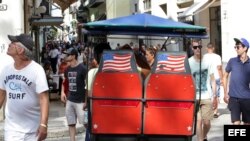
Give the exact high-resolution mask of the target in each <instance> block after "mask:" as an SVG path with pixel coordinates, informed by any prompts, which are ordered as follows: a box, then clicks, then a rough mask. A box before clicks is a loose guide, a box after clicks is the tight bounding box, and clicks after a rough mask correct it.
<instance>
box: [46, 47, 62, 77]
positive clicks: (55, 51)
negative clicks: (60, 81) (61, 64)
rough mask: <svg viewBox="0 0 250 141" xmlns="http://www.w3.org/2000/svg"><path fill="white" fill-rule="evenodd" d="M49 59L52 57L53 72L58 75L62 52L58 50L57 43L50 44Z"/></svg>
mask: <svg viewBox="0 0 250 141" xmlns="http://www.w3.org/2000/svg"><path fill="white" fill-rule="evenodd" d="M49 57H50V62H51V67H52V71H53V73H54V74H56V73H57V63H58V58H60V52H59V50H58V46H57V44H55V43H52V44H50V51H49Z"/></svg>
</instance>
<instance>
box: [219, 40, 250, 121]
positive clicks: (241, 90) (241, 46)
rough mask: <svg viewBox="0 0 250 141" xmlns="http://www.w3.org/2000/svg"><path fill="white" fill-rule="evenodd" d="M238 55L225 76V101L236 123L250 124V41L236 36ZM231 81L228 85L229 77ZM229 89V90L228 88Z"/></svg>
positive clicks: (230, 63) (232, 60)
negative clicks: (249, 51)
mask: <svg viewBox="0 0 250 141" xmlns="http://www.w3.org/2000/svg"><path fill="white" fill-rule="evenodd" d="M234 41H235V47H234V48H235V51H236V52H237V57H234V58H231V59H230V60H229V61H228V63H227V66H226V69H225V73H224V76H223V82H224V101H225V102H226V103H228V108H229V110H230V111H231V121H232V123H233V124H234V125H239V124H241V121H243V122H244V124H247V125H249V124H250V88H249V84H250V77H249V76H250V60H249V56H248V55H247V51H248V49H249V42H248V41H247V40H246V39H245V38H240V39H238V38H234ZM229 74H230V83H229V87H228V77H229ZM228 89H229V90H228Z"/></svg>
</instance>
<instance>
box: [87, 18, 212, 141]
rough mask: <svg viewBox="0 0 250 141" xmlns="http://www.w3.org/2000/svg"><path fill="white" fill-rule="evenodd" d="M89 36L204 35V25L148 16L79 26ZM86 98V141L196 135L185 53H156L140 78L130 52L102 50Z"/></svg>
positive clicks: (192, 86) (153, 139) (134, 140)
mask: <svg viewBox="0 0 250 141" xmlns="http://www.w3.org/2000/svg"><path fill="white" fill-rule="evenodd" d="M84 28H85V29H86V30H87V32H88V34H89V35H99V34H105V35H143V36H164V37H180V38H207V33H206V28H205V27H200V26H194V25H189V24H185V23H181V22H175V21H172V20H169V19H164V18H160V17H157V16H153V15H149V14H136V15H132V16H125V17H120V18H115V19H110V20H103V21H97V22H90V23H87V24H85V25H84ZM92 91H93V93H92V95H91V96H89V97H88V100H89V102H88V104H89V105H88V106H89V109H90V110H89V114H88V115H89V117H88V119H89V120H88V124H89V129H90V134H91V141H123V140H124V141H139V140H146V141H158V140H159V141H161V140H171V141H175V140H176V141H177V140H178V141H180V140H186V141H190V140H192V137H193V136H194V135H195V133H196V130H195V129H196V128H195V127H196V111H197V107H198V106H196V97H195V96H196V90H195V83H194V80H193V78H192V75H191V71H190V66H189V64H188V57H187V53H186V52H168V51H158V52H157V54H156V58H155V63H154V65H153V67H152V69H151V73H150V75H149V76H147V78H146V79H144V80H143V79H142V78H141V76H140V74H139V73H138V67H137V64H136V59H135V55H134V53H133V51H129V50H126V51H125V50H122V51H119V50H111V51H104V52H103V55H102V58H101V61H100V64H99V68H98V72H97V74H96V76H95V78H94V81H93V84H92Z"/></svg>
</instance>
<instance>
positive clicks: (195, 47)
mask: <svg viewBox="0 0 250 141" xmlns="http://www.w3.org/2000/svg"><path fill="white" fill-rule="evenodd" d="M197 48H199V49H201V48H202V46H201V45H199V46H193V49H197Z"/></svg>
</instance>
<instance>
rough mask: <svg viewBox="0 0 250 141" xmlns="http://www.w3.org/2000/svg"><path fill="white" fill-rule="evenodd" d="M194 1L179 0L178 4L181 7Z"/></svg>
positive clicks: (187, 5)
mask: <svg viewBox="0 0 250 141" xmlns="http://www.w3.org/2000/svg"><path fill="white" fill-rule="evenodd" d="M193 3H194V0H177V6H178V7H179V8H186V7H190V6H191V5H192V4H193Z"/></svg>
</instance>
